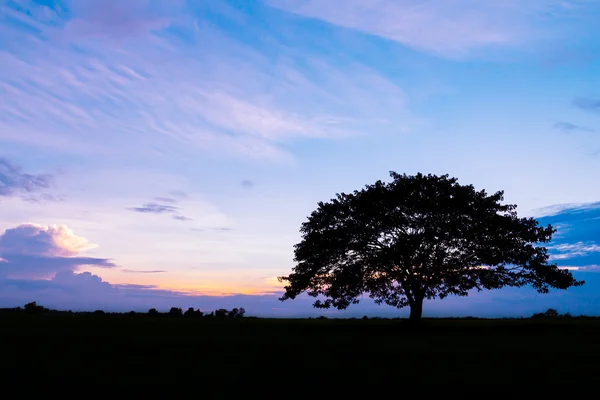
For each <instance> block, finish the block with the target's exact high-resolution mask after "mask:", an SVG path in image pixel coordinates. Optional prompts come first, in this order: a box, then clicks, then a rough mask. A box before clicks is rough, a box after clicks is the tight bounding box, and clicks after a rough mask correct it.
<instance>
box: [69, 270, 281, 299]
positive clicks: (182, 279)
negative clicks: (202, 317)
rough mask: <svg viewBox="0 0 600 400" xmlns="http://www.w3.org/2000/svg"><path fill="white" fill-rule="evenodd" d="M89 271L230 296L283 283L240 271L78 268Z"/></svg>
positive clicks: (272, 289) (116, 281) (118, 280)
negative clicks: (194, 272) (137, 271)
mask: <svg viewBox="0 0 600 400" xmlns="http://www.w3.org/2000/svg"><path fill="white" fill-rule="evenodd" d="M83 271H88V272H91V273H93V274H95V275H98V276H100V277H101V278H102V280H104V281H106V282H108V283H110V284H113V285H147V286H153V288H152V289H148V290H169V291H173V292H177V293H180V294H184V295H190V296H232V295H236V294H244V295H255V296H259V295H265V294H274V293H278V292H281V291H283V286H284V285H283V284H281V283H280V282H278V281H277V277H276V276H271V277H268V278H261V277H247V278H244V277H243V276H240V275H239V274H235V275H223V274H214V273H211V274H207V275H208V276H187V274H184V273H176V272H163V273H148V274H144V273H140V274H128V273H124V272H123V271H121V270H118V269H115V270H107V269H101V268H86V269H83V270H81V271H80V272H83Z"/></svg>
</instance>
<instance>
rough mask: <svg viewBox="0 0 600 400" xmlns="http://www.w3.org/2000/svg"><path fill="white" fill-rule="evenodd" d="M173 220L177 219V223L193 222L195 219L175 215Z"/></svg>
mask: <svg viewBox="0 0 600 400" xmlns="http://www.w3.org/2000/svg"><path fill="white" fill-rule="evenodd" d="M173 219H176V220H177V221H193V220H194V219H193V218H190V217H186V216H184V215H173Z"/></svg>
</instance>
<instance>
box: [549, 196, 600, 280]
mask: <svg viewBox="0 0 600 400" xmlns="http://www.w3.org/2000/svg"><path fill="white" fill-rule="evenodd" d="M541 212H542V213H543V214H545V215H544V216H540V217H538V221H539V222H540V224H542V225H547V224H551V225H552V226H553V227H554V228H555V229H556V230H557V232H556V234H555V235H554V237H553V240H552V242H551V243H550V244H549V245H548V246H547V248H548V253H549V256H550V259H551V260H552V261H554V262H556V263H557V264H558V265H560V266H564V267H570V268H571V267H573V268H574V267H577V268H579V269H580V270H581V271H583V270H588V271H595V270H596V269H595V268H592V267H591V266H594V265H599V264H600V240H599V238H600V203H589V204H576V205H574V204H567V205H557V206H554V207H550V208H547V209H545V210H541Z"/></svg>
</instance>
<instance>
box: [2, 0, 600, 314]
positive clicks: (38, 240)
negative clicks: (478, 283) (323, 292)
mask: <svg viewBox="0 0 600 400" xmlns="http://www.w3.org/2000/svg"><path fill="white" fill-rule="evenodd" d="M599 20H600V1H597V0H527V1H524V0H497V1H496V0H494V1H488V0H377V1H375V0H344V1H340V0H263V1H254V0H236V1H234V0H205V1H201V0H187V1H186V0H154V1H152V0H148V1H145V0H128V1H123V0H120V1H118V0H62V1H52V0H37V1H34V0H0V307H14V306H19V305H21V306H22V305H23V304H25V303H26V302H29V301H35V300H37V301H38V303H40V304H43V305H45V306H47V307H52V308H70V309H73V310H76V309H82V310H83V309H97V308H102V309H105V310H126V311H128V310H140V311H143V310H147V309H149V308H151V307H155V308H158V309H163V310H165V309H168V308H170V307H171V306H180V307H194V308H201V309H214V308H218V307H225V308H230V307H239V306H243V307H245V308H246V310H247V311H248V313H249V314H252V315H261V316H300V315H322V314H325V313H326V312H324V311H322V310H313V309H312V308H311V299H306V298H299V299H297V300H295V301H293V302H283V303H282V302H279V301H278V300H277V298H278V297H279V295H280V292H281V286H280V284H279V283H278V282H277V280H276V277H277V276H278V275H285V274H288V273H289V272H290V271H291V268H292V267H293V265H294V263H293V245H294V244H295V243H297V242H298V241H299V240H300V234H299V228H300V224H301V223H302V222H303V221H304V220H305V219H306V217H307V216H308V215H309V214H310V212H311V211H312V210H313V209H314V208H315V207H316V203H317V202H318V201H320V200H328V199H330V198H331V197H333V196H334V195H335V193H337V192H341V191H346V192H347V191H352V190H354V189H359V188H360V187H362V186H363V185H365V184H368V183H372V182H374V181H376V180H377V179H383V180H388V179H389V174H388V172H389V171H390V170H394V171H397V172H400V173H404V172H405V173H409V174H413V173H416V172H424V173H435V174H445V173H448V174H450V175H452V176H455V177H457V178H458V179H459V182H460V183H464V184H469V183H472V184H474V185H475V186H476V187H477V188H478V189H486V190H488V191H490V192H492V191H496V190H500V189H503V190H505V200H506V201H507V202H510V203H516V204H517V205H518V211H519V213H520V214H521V215H523V216H535V217H540V221H541V222H542V223H544V224H546V223H552V224H553V225H555V226H556V227H557V228H558V233H557V234H556V237H555V240H554V242H552V243H551V244H550V252H551V254H552V256H553V258H554V260H556V262H557V263H558V264H559V265H561V266H563V267H570V268H572V269H573V271H574V274H575V276H576V277H577V278H578V279H585V280H586V281H587V284H586V285H585V286H583V287H581V288H576V289H570V290H569V291H567V292H556V293H551V294H549V295H545V296H542V295H538V294H537V293H536V292H535V291H534V290H531V289H529V290H527V289H523V290H513V289H509V290H501V291H495V292H489V293H480V294H476V295H474V296H472V297H469V298H467V299H463V298H450V299H445V300H443V301H435V302H433V303H427V304H426V305H425V310H424V315H425V316H427V315H481V316H484V315H489V316H514V315H530V314H531V313H533V312H539V311H544V310H545V309H547V308H548V307H553V308H557V309H559V311H561V312H566V311H570V312H572V313H574V314H582V313H585V314H590V315H591V314H594V315H600V184H599V183H600V30H599V29H598V27H597V24H598V21H599ZM406 312H407V310H403V311H402V312H398V311H397V310H394V309H391V308H389V307H386V306H375V305H373V303H372V302H370V301H368V300H365V301H364V302H363V303H361V304H360V305H357V306H352V307H350V308H349V309H348V310H347V311H346V312H344V313H341V314H340V313H338V312H333V311H332V312H331V314H334V315H348V316H350V315H351V316H354V315H357V316H361V315H363V314H369V315H404V314H405V313H406Z"/></svg>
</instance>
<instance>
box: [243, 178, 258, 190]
mask: <svg viewBox="0 0 600 400" xmlns="http://www.w3.org/2000/svg"><path fill="white" fill-rule="evenodd" d="M254 185H255V183H254V182H252V181H249V180H247V179H245V180H243V181H242V187H243V188H244V189H251V188H253V187H254Z"/></svg>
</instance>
